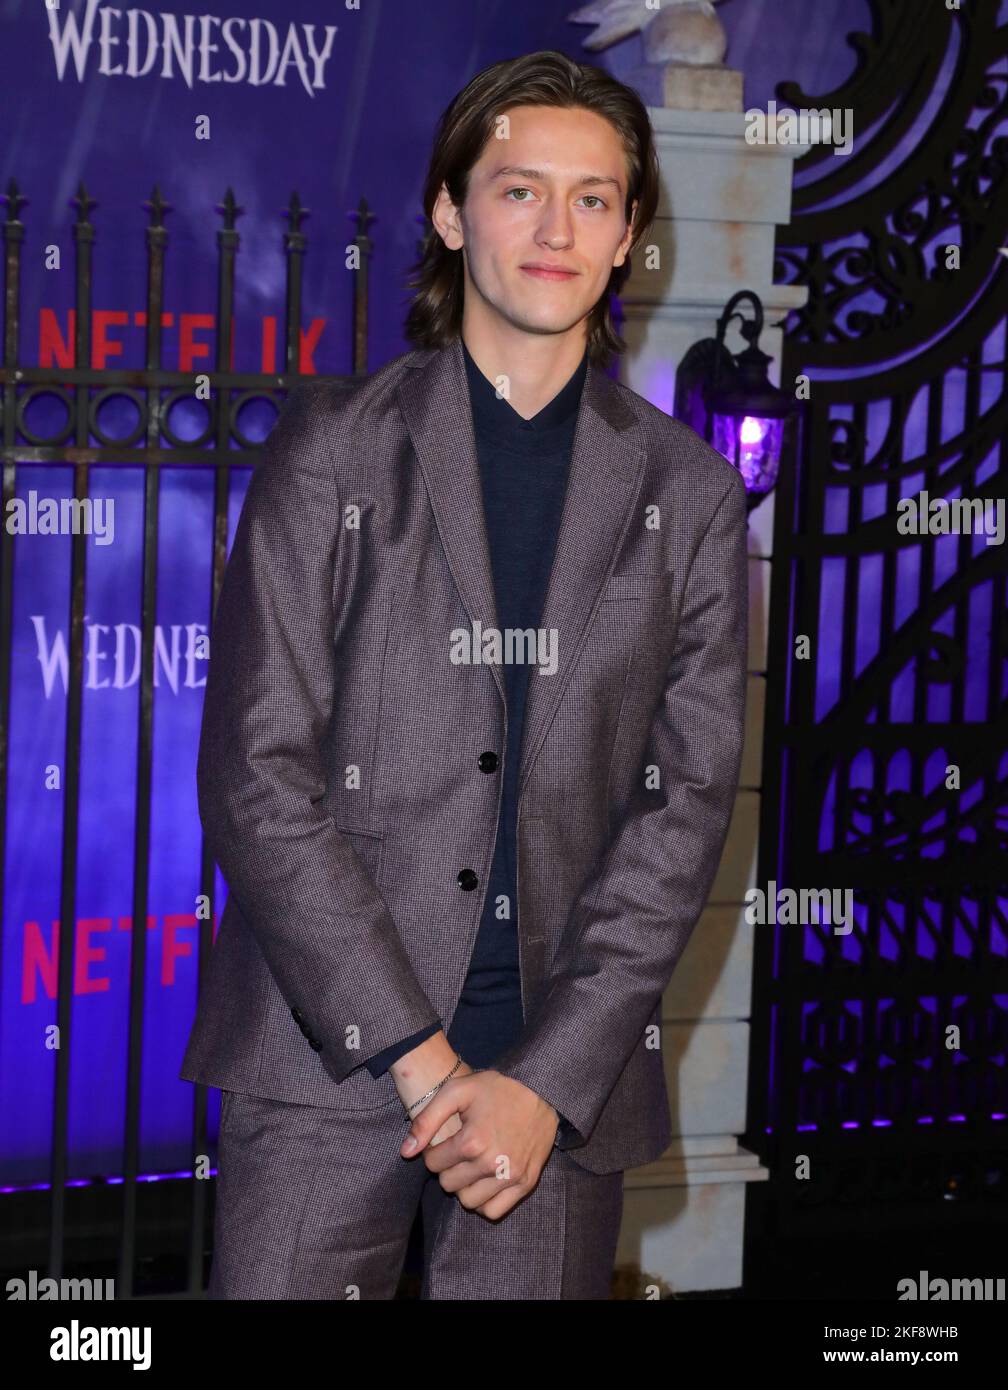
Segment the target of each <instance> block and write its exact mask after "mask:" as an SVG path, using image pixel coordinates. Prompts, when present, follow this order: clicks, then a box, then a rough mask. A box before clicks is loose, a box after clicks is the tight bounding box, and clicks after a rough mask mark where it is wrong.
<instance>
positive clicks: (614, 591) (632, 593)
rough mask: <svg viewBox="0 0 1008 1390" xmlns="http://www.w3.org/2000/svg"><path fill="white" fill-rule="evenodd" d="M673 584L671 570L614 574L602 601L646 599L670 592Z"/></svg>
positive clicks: (610, 578) (610, 577)
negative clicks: (656, 594) (651, 595)
mask: <svg viewBox="0 0 1008 1390" xmlns="http://www.w3.org/2000/svg"><path fill="white" fill-rule="evenodd" d="M671 582H672V574H671V571H670V570H653V571H652V570H635V571H631V572H628V573H626V574H613V575H610V576H609V581H608V583H607V584H606V586H605V589H604V590H603V593H602V601H603V602H604V603H608V602H610V601H611V600H612V599H620V598H646V597H647V595H649V594H654V593H660V592H661V591H662V590H668V588H669V585H670V584H671Z"/></svg>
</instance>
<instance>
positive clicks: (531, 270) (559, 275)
mask: <svg viewBox="0 0 1008 1390" xmlns="http://www.w3.org/2000/svg"><path fill="white" fill-rule="evenodd" d="M520 269H521V270H523V271H524V272H525V274H526V275H534V276H535V277H536V279H538V280H573V279H574V276H575V275H578V274H579V273H580V272H579V271H577V270H564V269H562V268H561V267H559V266H555V265H538V264H537V263H536V262H535V261H530V262H529V264H528V265H523V266H521V267H520Z"/></svg>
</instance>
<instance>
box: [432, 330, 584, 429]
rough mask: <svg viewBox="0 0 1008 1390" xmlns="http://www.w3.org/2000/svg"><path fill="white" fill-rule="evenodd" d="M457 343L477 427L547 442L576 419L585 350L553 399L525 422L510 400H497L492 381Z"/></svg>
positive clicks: (465, 349) (466, 350)
mask: <svg viewBox="0 0 1008 1390" xmlns="http://www.w3.org/2000/svg"><path fill="white" fill-rule="evenodd" d="M459 342H460V344H461V346H462V356H463V358H464V360H465V368H466V376H467V378H468V381H469V400H470V402H471V404H472V410H473V416H474V418H475V419H477V420H478V421H479V422H480V423H481V424H483V425H487V426H489V427H490V428H491V429H492V430H493V431H494V433H504V434H508V435H512V436H519V437H524V438H525V439H526V440H529V441H531V438H532V436H534V435H538V436H540V437H541V439H543V440H548V439H549V438H551V437H552V436H553V435H554V434H559V433H563V432H564V430H565V429H567V428H569V427H570V424H571V421H572V420H573V419H574V418H576V416H577V412H578V406H579V404H580V401H581V390H582V387H583V386H584V381H585V376H586V374H587V370H588V351H587V349H585V352H584V355H583V356H582V358H581V361H580V363H579V364H578V366H577V367H576V369H575V371H574V374H573V375H572V376H571V377H570V379H569V380H568V382H567V384H566V385H565V386H562V387H561V388H560V390H559V391H558V392H557V394H556V395H555V396H554V397H553V399H552V400H551V401H547V403H546V404H545V405H544V406H543V408H542V410H540V411H539V412H538V413H537V414H536V415H533V416H532V418H531V420H525V419H523V418H522V416H521V415H519V414H518V412H517V410H515V408H514V406H513V405H512V404H511V402H510V401H508V400H505V399H504V397H503V396H501V397H498V395H497V391H496V389H495V387H494V386H493V384H492V382H489V381H488V380H487V379H486V377H485V376H484V375H483V373H482V372H481V371H480V369H479V367H477V365H476V363H475V361H474V360H473V357H472V354H471V353H470V352H469V349H468V348H467V347H466V345H465V343H464V342H462V339H461V337H460V338H459Z"/></svg>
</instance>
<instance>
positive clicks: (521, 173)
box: [491, 164, 620, 188]
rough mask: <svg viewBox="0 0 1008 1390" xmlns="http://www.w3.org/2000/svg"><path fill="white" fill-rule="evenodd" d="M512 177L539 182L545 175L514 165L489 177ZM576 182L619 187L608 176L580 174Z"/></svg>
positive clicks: (538, 171)
mask: <svg viewBox="0 0 1008 1390" xmlns="http://www.w3.org/2000/svg"><path fill="white" fill-rule="evenodd" d="M514 175H517V176H518V177H519V178H522V179H538V180H539V181H540V182H541V181H543V180H544V179H545V178H546V175H545V174H544V173H543V171H542V170H541V169H520V168H518V167H517V166H516V165H514V164H506V165H505V166H504V168H503V169H498V170H497V172H496V173H495V174H493V175H491V177H492V178H495V179H500V178H504V177H505V176H507V177H512V176H514ZM576 182H577V183H578V185H581V184H585V183H592V184H597V183H614V184H615V185H616V187H617V188H619V186H620V182H619V179H614V178H612V177H611V175H609V174H582V175H581V177H580V178H579V179H577V180H576Z"/></svg>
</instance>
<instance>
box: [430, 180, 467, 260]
mask: <svg viewBox="0 0 1008 1390" xmlns="http://www.w3.org/2000/svg"><path fill="white" fill-rule="evenodd" d="M431 222H432V223H433V224H434V230H435V231H436V232H437V233H438V235H439V236H440V238H441V240H442V241H443V242H444V244H445V246H447V248H448V250H449V251H458V250H459V248H460V247H461V246H462V243H463V241H464V240H465V238H464V237H463V235H462V219H461V217H460V216H459V210H458V208H457V207H456V206H455V204H454V203H453V202H452V200H451V195H450V193H449V192H448V189H447V187H446V186H445V185H444V184H442V185H441V188H440V190H439V191H438V195H437V197H436V198H435V200H434V206H433V208H432V209H431Z"/></svg>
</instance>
